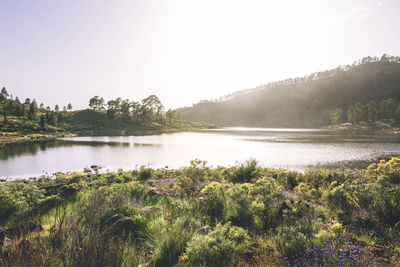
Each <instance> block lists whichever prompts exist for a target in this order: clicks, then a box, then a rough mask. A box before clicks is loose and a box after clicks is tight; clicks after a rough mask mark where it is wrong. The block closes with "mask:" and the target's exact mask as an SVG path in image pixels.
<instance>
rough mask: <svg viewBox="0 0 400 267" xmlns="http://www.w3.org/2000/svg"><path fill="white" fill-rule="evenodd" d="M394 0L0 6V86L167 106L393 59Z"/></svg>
mask: <svg viewBox="0 0 400 267" xmlns="http://www.w3.org/2000/svg"><path fill="white" fill-rule="evenodd" d="M399 11H400V1H398V0H371V1H369V0H334V1H330V0H324V1H321V0H317V1H310V0H293V1H287V0H279V1H278V0H276V1H267V0H262V1H261V0H260V1H257V0H246V1H245V0H242V1H235V0H201V1H200V0H113V1H110V0H68V1H61V0H35V1H33V0H0V18H1V20H0V86H5V87H6V88H7V90H8V91H9V93H10V94H13V95H14V96H18V97H19V98H20V99H25V98H26V97H30V98H36V100H37V101H38V103H41V102H43V103H44V104H45V105H46V106H47V105H50V106H51V107H54V105H55V104H59V105H60V106H61V107H62V106H64V105H66V104H68V103H70V102H71V103H72V105H73V106H74V109H78V108H79V109H80V108H87V106H88V101H89V99H90V98H91V97H93V96H94V95H99V96H102V97H104V98H105V100H106V101H107V100H110V99H114V98H117V97H121V98H122V99H127V98H128V99H130V100H135V101H138V100H141V99H143V98H145V97H147V96H148V95H150V94H155V95H157V96H158V97H159V98H160V99H161V101H162V102H163V104H164V106H165V107H166V108H178V107H182V106H191V105H192V104H193V103H196V102H198V101H200V100H202V99H214V98H218V97H219V96H222V95H225V94H229V93H231V92H233V91H237V90H242V89H247V88H252V87H256V86H259V85H262V84H266V83H268V82H273V81H278V80H281V79H285V78H293V77H299V76H304V75H306V74H310V73H312V72H317V71H323V70H327V69H331V68H335V67H337V66H338V65H345V64H351V63H353V62H354V61H355V60H357V59H360V58H363V57H366V56H381V55H382V54H384V53H387V54H390V55H394V56H399V55H400V34H399V29H400V16H399V15H398V14H399Z"/></svg>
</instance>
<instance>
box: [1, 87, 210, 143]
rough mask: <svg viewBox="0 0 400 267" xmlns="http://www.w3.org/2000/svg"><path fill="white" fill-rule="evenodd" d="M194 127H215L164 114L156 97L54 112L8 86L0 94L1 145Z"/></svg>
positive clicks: (69, 106) (101, 101)
mask: <svg viewBox="0 0 400 267" xmlns="http://www.w3.org/2000/svg"><path fill="white" fill-rule="evenodd" d="M193 127H213V125H210V124H207V123H192V122H188V121H182V120H180V119H179V118H178V117H177V114H176V113H175V112H174V111H173V110H167V111H164V106H163V104H162V103H161V101H160V99H159V98H158V97H157V96H155V95H150V96H149V97H147V98H145V99H143V100H142V101H140V102H136V101H130V100H129V99H125V100H122V99H121V98H116V99H114V100H110V101H108V102H105V101H104V99H103V98H101V97H99V96H95V97H93V98H91V99H90V100H89V109H85V110H75V111H73V110H72V104H71V103H70V104H67V105H65V106H64V107H63V108H60V105H55V106H54V108H53V109H52V108H50V106H45V105H44V104H43V103H41V104H38V103H37V101H36V100H35V99H32V100H31V99H30V98H26V99H25V101H21V100H20V99H19V98H18V97H14V96H12V95H11V94H10V93H9V92H8V91H7V89H6V88H5V87H3V88H2V89H1V92H0V144H1V143H4V142H2V141H7V142H9V141H12V140H11V139H12V138H13V137H21V136H24V137H27V136H29V137H33V139H38V138H48V137H54V136H60V135H68V134H79V135H125V134H149V133H155V132H162V131H166V130H171V129H184V128H193ZM10 138H11V139H10ZM5 139H7V140H5ZM21 141H22V140H21Z"/></svg>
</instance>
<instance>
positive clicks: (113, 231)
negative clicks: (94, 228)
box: [100, 204, 147, 239]
mask: <svg viewBox="0 0 400 267" xmlns="http://www.w3.org/2000/svg"><path fill="white" fill-rule="evenodd" d="M100 230H101V231H102V232H105V233H106V234H107V235H110V236H120V237H124V238H127V237H129V236H132V237H133V238H134V239H137V238H144V237H145V236H146V233H147V220H146V218H145V217H144V216H142V215H141V214H139V212H138V210H137V209H136V208H135V207H133V206H131V205H128V204H122V205H120V206H118V207H112V208H110V209H108V210H107V211H106V213H105V214H104V216H102V217H101V219H100Z"/></svg>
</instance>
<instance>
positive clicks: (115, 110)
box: [107, 97, 122, 119]
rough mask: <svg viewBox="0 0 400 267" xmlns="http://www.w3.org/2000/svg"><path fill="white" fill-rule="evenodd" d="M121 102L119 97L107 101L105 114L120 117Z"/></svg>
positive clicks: (115, 117)
mask: <svg viewBox="0 0 400 267" xmlns="http://www.w3.org/2000/svg"><path fill="white" fill-rule="evenodd" d="M121 102H122V100H121V98H120V97H118V98H116V99H114V100H110V101H108V102H107V116H108V117H110V118H113V119H117V118H119V117H120V108H121Z"/></svg>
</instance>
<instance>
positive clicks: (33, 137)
mask: <svg viewBox="0 0 400 267" xmlns="http://www.w3.org/2000/svg"><path fill="white" fill-rule="evenodd" d="M215 128H216V126H215V125H213V124H208V123H186V124H185V125H183V126H182V127H181V128H169V127H145V126H138V127H130V128H126V129H101V130H99V129H98V130H77V131H74V132H66V131H63V132H48V133H46V132H44V133H41V132H38V133H28V134H22V133H19V132H1V131H0V147H1V146H3V145H6V144H14V143H29V142H43V141H50V140H55V139H57V138H60V137H75V136H139V135H157V134H163V133H176V132H185V131H196V130H201V129H215Z"/></svg>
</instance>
